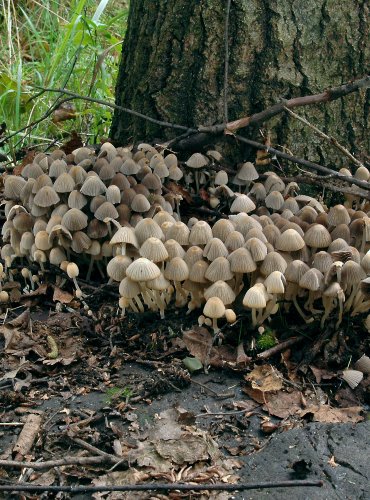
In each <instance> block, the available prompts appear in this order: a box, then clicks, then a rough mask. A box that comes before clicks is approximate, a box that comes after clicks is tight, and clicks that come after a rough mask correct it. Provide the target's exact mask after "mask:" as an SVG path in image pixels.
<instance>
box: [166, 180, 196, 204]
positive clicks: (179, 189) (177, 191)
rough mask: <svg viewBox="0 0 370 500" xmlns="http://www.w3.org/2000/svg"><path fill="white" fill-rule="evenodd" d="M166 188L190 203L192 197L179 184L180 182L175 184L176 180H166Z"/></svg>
mask: <svg viewBox="0 0 370 500" xmlns="http://www.w3.org/2000/svg"><path fill="white" fill-rule="evenodd" d="M166 188H167V189H168V190H169V191H170V192H171V193H173V194H180V195H181V196H182V197H183V198H184V200H186V202H187V203H188V204H189V205H191V204H192V203H193V198H192V197H191V194H190V193H189V191H187V190H186V189H185V188H183V187H182V186H180V184H176V182H172V181H170V182H167V184H166Z"/></svg>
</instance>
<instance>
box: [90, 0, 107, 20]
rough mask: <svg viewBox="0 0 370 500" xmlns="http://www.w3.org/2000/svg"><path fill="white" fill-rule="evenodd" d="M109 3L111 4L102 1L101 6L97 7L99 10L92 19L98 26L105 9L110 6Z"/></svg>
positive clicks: (104, 0)
mask: <svg viewBox="0 0 370 500" xmlns="http://www.w3.org/2000/svg"><path fill="white" fill-rule="evenodd" d="M108 3H109V0H101V1H100V3H99V5H98V7H97V9H96V11H95V14H94V15H93V17H92V21H93V22H94V23H96V24H97V23H98V22H99V20H100V17H101V15H102V14H103V12H104V11H105V8H106V6H107V5H108Z"/></svg>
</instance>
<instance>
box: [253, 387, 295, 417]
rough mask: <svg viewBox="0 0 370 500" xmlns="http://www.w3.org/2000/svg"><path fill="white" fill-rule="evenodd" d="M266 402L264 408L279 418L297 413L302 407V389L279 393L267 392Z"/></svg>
mask: <svg viewBox="0 0 370 500" xmlns="http://www.w3.org/2000/svg"><path fill="white" fill-rule="evenodd" d="M266 403H267V404H268V408H267V406H266V405H265V406H264V407H263V409H264V410H265V411H269V413H270V414H271V415H274V416H275V417H279V418H287V417H290V416H292V415H296V414H297V413H298V412H299V411H301V409H302V393H301V392H300V391H292V392H283V391H280V392H279V393H278V394H266Z"/></svg>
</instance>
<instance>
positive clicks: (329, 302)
mask: <svg viewBox="0 0 370 500" xmlns="http://www.w3.org/2000/svg"><path fill="white" fill-rule="evenodd" d="M322 304H323V306H324V314H323V315H322V318H321V322H320V327H321V328H324V324H325V321H326V320H327V319H328V317H329V315H330V313H331V311H332V310H333V298H332V297H326V296H325V295H323V297H322Z"/></svg>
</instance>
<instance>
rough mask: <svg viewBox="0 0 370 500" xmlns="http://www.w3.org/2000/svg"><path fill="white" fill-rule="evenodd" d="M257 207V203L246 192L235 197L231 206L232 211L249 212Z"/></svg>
mask: <svg viewBox="0 0 370 500" xmlns="http://www.w3.org/2000/svg"><path fill="white" fill-rule="evenodd" d="M255 208H256V205H255V204H254V203H253V201H252V200H251V199H250V198H249V196H247V195H246V194H241V195H239V196H237V197H236V198H235V200H234V201H233V202H232V204H231V207H230V212H232V213H241V212H244V213H246V214H247V213H249V212H252V211H253V210H254V209H255Z"/></svg>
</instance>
